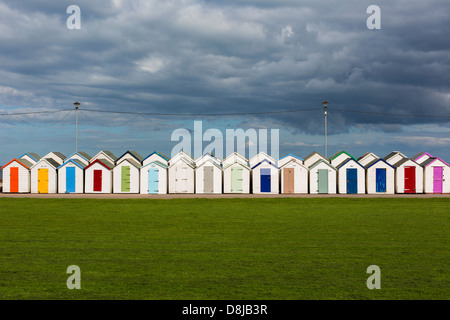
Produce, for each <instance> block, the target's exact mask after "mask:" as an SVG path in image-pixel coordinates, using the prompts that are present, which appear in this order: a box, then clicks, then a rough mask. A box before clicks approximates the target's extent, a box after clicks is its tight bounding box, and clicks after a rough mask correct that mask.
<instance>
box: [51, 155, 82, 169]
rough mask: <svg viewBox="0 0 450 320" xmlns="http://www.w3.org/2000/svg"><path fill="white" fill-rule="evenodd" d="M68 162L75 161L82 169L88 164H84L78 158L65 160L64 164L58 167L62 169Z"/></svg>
mask: <svg viewBox="0 0 450 320" xmlns="http://www.w3.org/2000/svg"><path fill="white" fill-rule="evenodd" d="M72 156H73V155H72ZM68 163H73V164H74V165H76V166H77V167H79V168H80V169H84V168H85V167H86V164H84V163H83V162H81V161H80V160H78V159H69V160H67V161H66V162H64V163H63V164H62V165H60V166H59V167H58V168H57V169H60V168H62V167H64V166H65V165H66V164H68Z"/></svg>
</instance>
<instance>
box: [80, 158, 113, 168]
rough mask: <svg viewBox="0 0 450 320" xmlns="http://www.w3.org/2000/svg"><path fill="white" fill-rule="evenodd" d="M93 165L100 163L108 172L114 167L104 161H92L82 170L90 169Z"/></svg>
mask: <svg viewBox="0 0 450 320" xmlns="http://www.w3.org/2000/svg"><path fill="white" fill-rule="evenodd" d="M94 163H100V164H101V165H102V166H104V167H105V168H106V169H108V170H112V169H113V168H114V167H115V165H114V164H112V163H111V162H109V161H107V160H104V159H95V160H94V161H92V162H91V163H90V164H89V165H88V166H86V167H85V168H84V170H86V169H88V168H89V167H91V166H92V165H94Z"/></svg>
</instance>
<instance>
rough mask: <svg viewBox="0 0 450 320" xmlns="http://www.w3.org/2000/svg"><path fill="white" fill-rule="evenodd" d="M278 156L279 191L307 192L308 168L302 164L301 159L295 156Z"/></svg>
mask: <svg viewBox="0 0 450 320" xmlns="http://www.w3.org/2000/svg"><path fill="white" fill-rule="evenodd" d="M285 159H286V157H283V158H280V160H278V163H279V164H280V163H281V164H282V165H281V166H280V181H281V185H280V186H281V193H308V176H309V172H308V168H307V167H305V166H304V165H303V164H302V160H301V159H300V158H298V157H296V156H292V157H290V160H289V161H288V162H285Z"/></svg>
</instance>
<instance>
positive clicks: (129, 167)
mask: <svg viewBox="0 0 450 320" xmlns="http://www.w3.org/2000/svg"><path fill="white" fill-rule="evenodd" d="M140 167H141V165H140V163H138V162H137V161H135V160H133V159H131V158H128V157H127V158H123V159H122V160H117V164H116V166H115V167H114V169H113V192H114V193H139V187H140V181H139V180H140Z"/></svg>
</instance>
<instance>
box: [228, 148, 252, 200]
mask: <svg viewBox="0 0 450 320" xmlns="http://www.w3.org/2000/svg"><path fill="white" fill-rule="evenodd" d="M242 158H243V157H242ZM242 158H239V157H238V156H236V155H233V157H232V158H228V159H227V161H225V160H224V167H223V193H244V194H248V193H250V177H251V169H250V167H249V166H248V165H247V164H246V163H245V161H243V159H245V158H243V159H242ZM231 160H233V161H231ZM245 160H246V159H245ZM225 163H226V165H225Z"/></svg>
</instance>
